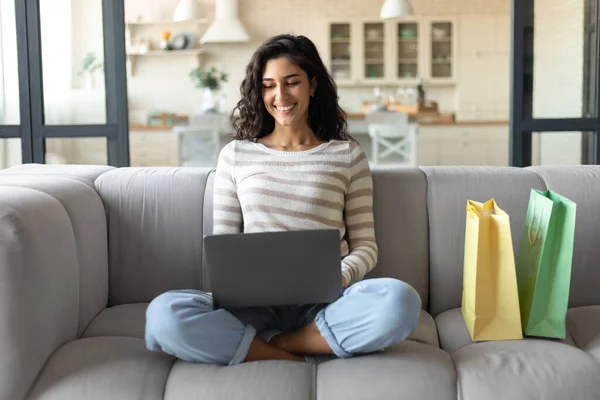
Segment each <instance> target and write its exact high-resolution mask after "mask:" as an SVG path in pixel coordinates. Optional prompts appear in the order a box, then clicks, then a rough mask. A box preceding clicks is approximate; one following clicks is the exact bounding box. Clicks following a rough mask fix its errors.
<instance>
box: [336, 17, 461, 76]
mask: <svg viewBox="0 0 600 400" xmlns="http://www.w3.org/2000/svg"><path fill="white" fill-rule="evenodd" d="M455 30H456V22H455V21H454V20H452V19H449V18H431V17H420V18H411V19H406V20H400V21H398V20H394V21H377V20H375V21H373V20H368V21H367V20H356V21H336V22H330V23H329V29H328V32H329V37H328V46H327V50H328V51H329V56H328V57H327V58H326V59H327V60H328V62H329V65H328V67H329V70H330V72H331V75H332V76H333V79H334V80H335V81H336V83H337V84H338V85H339V86H353V85H380V84H383V85H385V84H398V83H408V84H410V83H413V82H415V79H416V78H417V77H420V78H422V79H423V81H424V82H426V83H436V82H437V83H444V84H446V83H448V84H452V83H454V76H455V75H454V74H455V70H456V51H455V48H456V40H455V38H456V34H455Z"/></svg>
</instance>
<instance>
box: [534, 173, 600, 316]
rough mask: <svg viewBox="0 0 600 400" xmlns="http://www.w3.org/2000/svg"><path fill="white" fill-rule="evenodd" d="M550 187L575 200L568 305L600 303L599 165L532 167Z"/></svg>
mask: <svg viewBox="0 0 600 400" xmlns="http://www.w3.org/2000/svg"><path fill="white" fill-rule="evenodd" d="M528 169H529V170H532V171H535V172H536V173H538V174H539V175H540V176H541V177H543V179H544V181H545V182H546V186H548V189H551V190H553V191H555V192H557V193H559V194H561V195H563V196H566V197H567V198H569V199H570V200H573V201H574V202H575V203H576V204H577V215H576V217H575V243H574V247H573V266H572V269H571V290H570V293H569V307H581V306H592V305H598V304H600V268H598V260H599V259H600V246H598V238H600V213H599V212H598V210H599V209H600V184H598V182H599V181H600V166H597V165H594V166H591V165H585V166H570V167H551V166H543V167H532V168H528Z"/></svg>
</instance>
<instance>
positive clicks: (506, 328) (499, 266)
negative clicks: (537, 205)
mask: <svg viewBox="0 0 600 400" xmlns="http://www.w3.org/2000/svg"><path fill="white" fill-rule="evenodd" d="M461 311H462V315H463V318H464V319H465V323H466V324H467V328H468V329H469V333H470V334H471V339H472V340H473V341H482V340H509V339H523V332H522V328H521V313H520V310H519V294H518V289H517V274H516V269H515V257H514V252H513V246H512V239H511V233H510V224H509V216H508V214H506V213H505V212H504V211H502V210H501V209H500V208H498V206H497V205H496V202H495V201H494V199H490V200H488V201H487V202H485V203H484V204H482V203H478V202H475V201H471V200H469V201H467V222H466V232H465V254H464V271H463V296H462V307H461Z"/></svg>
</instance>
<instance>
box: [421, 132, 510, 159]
mask: <svg viewBox="0 0 600 400" xmlns="http://www.w3.org/2000/svg"><path fill="white" fill-rule="evenodd" d="M508 145H509V143H508V125H430V126H421V127H420V128H419V137H418V141H417V164H418V165H420V166H427V165H429V166H433V165H489V166H507V165H508V161H509V160H508Z"/></svg>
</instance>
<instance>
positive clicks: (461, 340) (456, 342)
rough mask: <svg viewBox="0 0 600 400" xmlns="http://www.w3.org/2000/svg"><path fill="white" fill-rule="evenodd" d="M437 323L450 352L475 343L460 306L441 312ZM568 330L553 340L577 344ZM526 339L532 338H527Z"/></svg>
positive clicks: (442, 346) (440, 334)
mask: <svg viewBox="0 0 600 400" xmlns="http://www.w3.org/2000/svg"><path fill="white" fill-rule="evenodd" d="M435 324H436V326H437V329H438V335H439V339H440V346H441V348H442V349H444V350H446V351H447V352H448V353H450V354H452V353H454V352H455V351H457V350H458V349H460V348H462V347H464V346H467V345H469V344H473V341H472V340H471V335H470V334H469V330H468V329H467V325H466V324H465V319H464V318H463V316H462V313H461V311H460V308H453V309H452V310H448V311H445V312H443V313H441V314H440V315H438V316H437V317H436V318H435ZM567 328H568V327H567ZM568 330H569V329H567V338H566V339H565V340H554V339H552V341H558V342H564V343H565V344H568V345H571V346H575V343H574V342H573V338H572V337H571V335H570V334H569V332H568ZM536 339H537V338H536ZM526 340H530V339H529V338H527V339H526Z"/></svg>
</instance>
